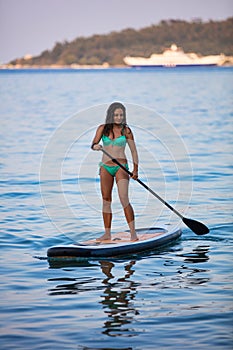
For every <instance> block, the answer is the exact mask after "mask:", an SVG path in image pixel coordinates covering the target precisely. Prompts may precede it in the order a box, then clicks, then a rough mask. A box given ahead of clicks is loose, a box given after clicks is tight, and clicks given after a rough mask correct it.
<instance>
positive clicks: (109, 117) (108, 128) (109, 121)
mask: <svg viewBox="0 0 233 350" xmlns="http://www.w3.org/2000/svg"><path fill="white" fill-rule="evenodd" d="M118 108H120V109H122V111H123V120H122V130H121V134H122V135H124V130H125V127H126V125H127V123H126V108H125V106H124V105H123V104H122V103H120V102H113V103H112V104H111V105H110V106H109V107H108V109H107V114H106V119H105V126H104V130H103V135H106V136H109V134H110V133H111V132H112V133H113V137H114V132H113V126H114V112H115V110H116V109H118Z"/></svg>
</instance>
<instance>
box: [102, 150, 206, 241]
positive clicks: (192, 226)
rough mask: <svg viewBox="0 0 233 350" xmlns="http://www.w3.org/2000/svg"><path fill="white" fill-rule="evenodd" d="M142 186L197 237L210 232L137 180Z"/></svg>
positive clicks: (113, 159) (115, 161)
mask: <svg viewBox="0 0 233 350" xmlns="http://www.w3.org/2000/svg"><path fill="white" fill-rule="evenodd" d="M101 151H102V152H103V153H104V154H106V155H107V156H108V157H109V158H110V159H111V160H112V161H113V162H114V163H115V164H117V165H119V166H120V167H121V168H122V169H124V170H125V171H126V172H127V173H128V174H129V175H130V176H132V175H133V173H131V172H130V171H129V170H128V169H126V168H125V167H124V166H123V165H122V164H121V163H120V162H118V160H117V159H115V158H113V157H112V156H111V155H110V154H109V153H108V152H106V151H105V150H104V149H103V148H101ZM136 181H137V182H138V183H140V185H142V186H143V187H144V188H145V189H146V190H147V191H149V192H150V193H151V194H153V196H155V197H156V198H157V199H159V200H160V202H162V203H163V204H164V205H166V206H167V207H168V208H169V209H170V210H172V211H173V212H174V213H175V214H176V215H178V216H179V217H180V218H181V219H182V221H183V223H184V224H185V225H186V226H188V227H189V228H190V229H191V230H192V231H193V232H194V233H196V234H197V235H206V234H207V233H208V232H209V229H208V227H207V226H205V225H204V224H203V223H201V222H199V221H196V220H193V219H188V218H185V217H184V216H183V215H181V214H180V213H179V212H178V211H177V210H176V209H175V208H173V207H172V206H171V205H170V204H169V203H167V202H166V201H165V200H164V199H163V198H161V197H160V196H159V195H158V194H157V193H155V192H154V191H153V190H152V189H151V188H149V187H148V186H147V185H146V184H144V182H142V181H141V180H140V179H137V180H136Z"/></svg>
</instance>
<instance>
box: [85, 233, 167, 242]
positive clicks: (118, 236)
mask: <svg viewBox="0 0 233 350" xmlns="http://www.w3.org/2000/svg"><path fill="white" fill-rule="evenodd" d="M162 234H164V230H161V231H160V232H156V233H137V236H138V240H137V241H131V240H130V233H129V232H118V233H115V234H112V239H111V240H104V241H98V238H97V239H90V240H88V241H85V242H82V244H83V245H106V244H118V243H132V242H140V241H145V240H146V239H150V238H154V237H157V236H160V235H162Z"/></svg>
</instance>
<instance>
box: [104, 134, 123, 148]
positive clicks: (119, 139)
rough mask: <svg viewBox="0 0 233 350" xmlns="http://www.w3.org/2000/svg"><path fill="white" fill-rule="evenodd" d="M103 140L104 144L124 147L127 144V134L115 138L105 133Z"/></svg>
mask: <svg viewBox="0 0 233 350" xmlns="http://www.w3.org/2000/svg"><path fill="white" fill-rule="evenodd" d="M102 141H103V145H104V146H110V145H112V146H118V147H124V146H125V145H126V137H125V135H121V136H119V137H117V138H115V139H113V140H112V139H110V138H109V137H108V136H106V135H103V136H102Z"/></svg>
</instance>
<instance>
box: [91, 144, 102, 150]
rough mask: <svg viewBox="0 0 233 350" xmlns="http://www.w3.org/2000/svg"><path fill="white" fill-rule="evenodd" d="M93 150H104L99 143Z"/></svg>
mask: <svg viewBox="0 0 233 350" xmlns="http://www.w3.org/2000/svg"><path fill="white" fill-rule="evenodd" d="M92 149H93V151H100V150H101V149H102V146H101V145H100V144H98V143H97V144H95V145H94V146H93V147H92Z"/></svg>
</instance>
